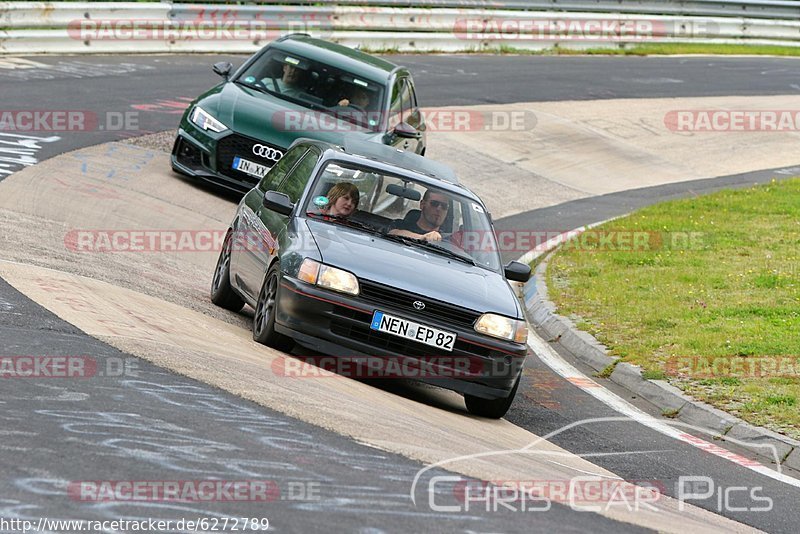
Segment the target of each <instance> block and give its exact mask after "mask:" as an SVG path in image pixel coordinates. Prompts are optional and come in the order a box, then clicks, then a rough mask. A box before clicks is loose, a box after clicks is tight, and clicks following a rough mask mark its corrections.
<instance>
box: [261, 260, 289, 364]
mask: <svg viewBox="0 0 800 534" xmlns="http://www.w3.org/2000/svg"><path fill="white" fill-rule="evenodd" d="M279 283H280V268H279V266H278V264H277V263H275V264H273V265H272V267H270V268H269V271H267V276H265V277H264V283H263V284H262V285H261V291H259V293H258V300H257V301H256V313H255V316H254V317H253V339H254V340H256V341H258V342H259V343H261V344H262V345H267V346H269V347H272V348H274V349H278V350H282V351H284V352H288V351H289V350H291V349H292V347H293V346H294V340H293V339H292V338H290V337H287V336H285V335H283V334H280V333H278V332H276V331H275V316H276V315H277V312H278V284H279Z"/></svg>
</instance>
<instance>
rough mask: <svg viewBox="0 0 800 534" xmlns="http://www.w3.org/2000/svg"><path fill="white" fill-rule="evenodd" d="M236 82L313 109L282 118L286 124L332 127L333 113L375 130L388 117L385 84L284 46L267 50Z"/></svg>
mask: <svg viewBox="0 0 800 534" xmlns="http://www.w3.org/2000/svg"><path fill="white" fill-rule="evenodd" d="M235 81H236V83H238V84H239V85H243V86H246V87H250V88H252V89H255V90H257V91H260V92H266V93H269V94H272V95H274V96H277V97H280V98H283V99H285V100H288V101H290V102H294V103H296V104H300V105H302V106H304V107H306V108H309V109H310V110H312V111H311V112H309V113H303V114H297V116H294V115H293V114H292V112H287V114H286V116H285V117H277V120H285V121H286V124H285V126H286V128H302V129H308V128H313V127H315V126H319V127H322V126H324V127H330V125H331V122H330V119H329V117H330V116H334V117H337V118H339V119H341V120H343V121H345V122H346V123H349V124H353V125H357V126H359V127H361V128H365V129H368V130H372V131H379V130H380V128H381V125H382V122H383V119H382V111H381V110H382V108H383V99H384V87H383V84H381V83H378V82H375V81H373V80H368V79H365V78H363V77H359V76H356V75H353V74H351V73H349V72H346V71H343V70H341V69H338V68H335V67H332V66H330V65H326V64H324V63H320V62H319V61H315V60H311V59H307V58H304V57H301V56H297V55H294V54H288V53H286V52H283V51H281V50H275V49H273V50H268V51H267V52H266V53H264V54H263V55H261V56H260V57H259V58H258V59H257V60H256V61H255V62H254V63H253V64H252V65H250V66H249V67H248V68H247V69H246V70H245V71H244V72H242V73H241V74H240V75H239V76H238V77H237V78H236V80H235ZM320 113H322V114H324V115H325V117H324V118H322V117H319V116H318V114H320ZM321 123H324V124H321Z"/></svg>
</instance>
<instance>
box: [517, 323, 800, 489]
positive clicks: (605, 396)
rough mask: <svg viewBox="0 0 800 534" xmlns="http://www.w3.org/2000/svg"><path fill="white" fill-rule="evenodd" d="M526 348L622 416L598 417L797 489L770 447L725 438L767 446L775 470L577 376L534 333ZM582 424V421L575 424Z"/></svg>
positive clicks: (703, 431) (592, 381)
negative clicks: (633, 424)
mask: <svg viewBox="0 0 800 534" xmlns="http://www.w3.org/2000/svg"><path fill="white" fill-rule="evenodd" d="M528 346H529V347H530V348H531V349H532V350H533V351H534V352H535V353H536V354H537V356H538V357H539V359H540V360H541V361H542V362H544V363H545V365H547V366H548V367H550V369H552V370H553V371H554V372H555V373H556V374H558V375H559V376H561V377H563V378H564V379H565V380H567V381H568V382H570V383H572V384H573V385H575V386H576V387H578V388H580V389H581V391H584V392H585V393H588V394H589V395H591V396H593V397H594V398H596V399H597V400H599V401H600V402H602V403H603V404H605V405H607V406H608V407H610V408H611V409H613V410H614V411H616V412H618V413H620V414H622V416H623V417H619V418H617V417H611V418H601V419H603V420H605V421H611V420H616V421H625V420H628V419H630V420H632V421H634V422H636V423H639V424H642V425H644V426H646V427H648V428H650V429H652V430H655V431H656V432H659V433H661V434H664V435H665V436H668V437H671V438H673V439H676V440H678V441H681V442H683V443H686V444H689V445H692V446H693V447H696V448H698V449H700V450H702V451H703V452H706V453H708V454H712V455H714V456H717V457H719V458H722V459H725V460H728V461H729V462H732V463H734V464H736V465H739V466H741V467H744V468H745V469H749V470H751V471H754V472H756V473H758V474H760V475H763V476H765V477H768V478H771V479H773V480H777V481H779V482H783V483H784V484H788V485H790V486H794V487H797V488H800V480H797V479H795V478H793V477H790V476H788V475H786V474H784V473H782V472H781V471H780V461H779V459H778V457H777V451H774V447H773V446H772V445H767V444H765V445H752V444H748V443H744V442H741V441H739V440H734V439H731V438H726V439H728V440H730V441H731V442H733V443H736V444H738V445H742V446H744V447H753V446H759V447H770V448H773V452H774V456H775V459H776V465H777V467H778V471H775V470H773V469H770V468H769V467H767V466H765V465H763V464H761V463H760V462H757V461H755V460H751V459H749V458H745V457H744V456H741V455H739V454H736V453H733V452H731V451H729V450H727V449H724V448H722V447H720V446H718V445H714V444H713V443H711V442H709V441H706V440H704V439H701V438H698V437H696V436H694V435H692V434H690V433H688V432H686V431H683V430H680V429H678V428H675V427H676V426H681V427H684V428H687V429H692V430H697V431H700V432H702V433H705V434H709V432H708V431H707V430H705V429H702V428H699V427H694V426H691V425H688V424H686V423H680V422H677V421H676V422H673V423H670V424H668V423H666V422H664V421H662V420H660V419H657V418H656V417H653V416H652V415H650V414H648V413H645V412H644V411H642V410H640V409H639V408H637V407H636V406H634V405H632V404H631V403H629V402H628V401H626V400H624V399H623V398H622V397H620V396H618V395H616V394H615V393H613V392H612V391H610V390H608V389H606V388H604V387H602V386H601V385H600V384H598V383H597V382H595V381H594V380H592V379H591V378H589V377H587V376H586V375H584V374H583V373H581V372H580V371H579V370H578V369H576V368H575V367H573V366H572V365H571V364H570V363H568V362H567V361H566V360H564V359H563V358H562V357H561V356H560V355H559V354H558V353H557V352H556V351H555V349H553V348H552V347H550V346H549V345H548V344H547V342H546V341H544V340H543V339H541V338H540V337H538V336H536V335H535V334H534V333H530V334H529V335H528ZM586 422H600V420H599V419H592V420H588V421H586ZM579 423H583V422H579ZM563 430H564V429H560V430H559V431H563ZM548 437H549V436H542V438H541V439H547V438H548Z"/></svg>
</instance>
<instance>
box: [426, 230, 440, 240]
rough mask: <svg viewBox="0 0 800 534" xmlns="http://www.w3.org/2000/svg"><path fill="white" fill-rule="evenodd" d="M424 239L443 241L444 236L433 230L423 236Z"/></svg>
mask: <svg viewBox="0 0 800 534" xmlns="http://www.w3.org/2000/svg"><path fill="white" fill-rule="evenodd" d="M422 239H424V240H425V241H441V240H442V234H440V233H439V232H437V231H436V230H433V231H431V232H428V233H427V234H422Z"/></svg>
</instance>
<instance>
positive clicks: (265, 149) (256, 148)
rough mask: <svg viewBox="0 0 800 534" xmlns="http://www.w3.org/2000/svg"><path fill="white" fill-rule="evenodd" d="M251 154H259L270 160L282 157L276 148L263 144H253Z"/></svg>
mask: <svg viewBox="0 0 800 534" xmlns="http://www.w3.org/2000/svg"><path fill="white" fill-rule="evenodd" d="M253 154H255V155H256V156H261V157H262V158H266V159H270V160H272V161H278V160H279V159H281V157H283V152H281V151H280V150H278V149H276V148H272V147H269V146H265V145H260V144H259V145H253Z"/></svg>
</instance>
